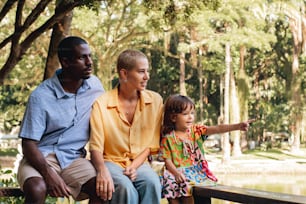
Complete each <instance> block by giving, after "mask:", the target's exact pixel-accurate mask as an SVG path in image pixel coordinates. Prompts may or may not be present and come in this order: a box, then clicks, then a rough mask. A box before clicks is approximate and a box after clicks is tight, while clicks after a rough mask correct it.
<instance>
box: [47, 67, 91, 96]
mask: <svg viewBox="0 0 306 204" xmlns="http://www.w3.org/2000/svg"><path fill="white" fill-rule="evenodd" d="M61 72H62V69H58V70H56V72H55V74H54V75H53V77H52V78H51V81H52V82H53V83H54V90H55V95H56V97H57V98H64V97H71V96H74V95H75V94H73V93H67V92H65V91H64V89H63V87H62V85H61V83H60V80H59V78H58V75H59V74H60V73H61ZM87 89H90V84H89V82H88V80H86V79H85V80H83V84H82V86H81V87H80V88H79V89H78V91H77V93H83V92H85V91H86V90H87Z"/></svg>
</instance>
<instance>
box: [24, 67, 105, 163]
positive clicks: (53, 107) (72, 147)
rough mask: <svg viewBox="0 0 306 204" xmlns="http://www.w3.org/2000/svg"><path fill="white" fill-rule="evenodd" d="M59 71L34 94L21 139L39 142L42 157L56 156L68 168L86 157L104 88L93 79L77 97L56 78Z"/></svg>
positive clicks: (79, 90)
mask: <svg viewBox="0 0 306 204" xmlns="http://www.w3.org/2000/svg"><path fill="white" fill-rule="evenodd" d="M60 71H61V70H58V71H57V73H56V74H55V75H54V76H53V77H52V78H50V79H47V80H45V81H44V82H42V83H41V84H40V85H39V86H38V87H37V88H36V89H35V90H34V91H33V92H32V93H31V95H30V98H29V101H28V104H27V108H26V111H25V115H24V118H23V121H22V124H21V129H20V133H19V137H21V138H27V139H31V140H35V141H38V148H39V150H40V151H41V152H42V153H43V155H44V156H47V155H48V154H50V153H55V154H56V156H57V159H58V161H59V163H60V165H61V167H62V168H65V167H67V166H68V165H69V164H70V163H71V162H72V161H73V160H75V159H77V158H79V157H84V156H85V155H86V150H85V149H84V147H85V145H86V143H87V142H88V139H89V119H90V113H91V108H92V104H93V102H94V101H95V99H96V98H97V97H98V96H100V95H101V94H102V93H103V92H104V89H103V86H102V84H101V82H100V80H99V79H98V78H97V77H95V76H91V77H90V78H88V79H86V80H84V82H83V84H82V86H81V87H80V88H79V89H78V91H77V93H76V94H72V93H67V92H65V91H64V89H63V88H62V86H61V84H60V81H59V79H58V77H57V74H58V73H59V72H60Z"/></svg>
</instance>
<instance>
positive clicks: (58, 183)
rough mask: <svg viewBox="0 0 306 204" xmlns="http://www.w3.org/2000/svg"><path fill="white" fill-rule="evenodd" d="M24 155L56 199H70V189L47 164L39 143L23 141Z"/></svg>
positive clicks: (28, 140)
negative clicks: (38, 145)
mask: <svg viewBox="0 0 306 204" xmlns="http://www.w3.org/2000/svg"><path fill="white" fill-rule="evenodd" d="M22 150H23V155H24V157H25V158H26V159H27V161H28V162H29V164H30V165H31V166H33V167H34V168H35V169H36V170H37V171H38V172H39V173H40V174H41V175H42V177H43V178H44V180H45V182H46V185H47V189H48V193H49V194H50V195H51V196H54V197H68V196H69V195H70V192H69V188H68V186H67V185H66V184H65V182H64V181H63V179H62V178H61V177H60V176H59V175H58V174H57V173H56V172H55V170H53V169H52V168H51V167H50V166H49V165H48V163H47V161H46V159H45V157H44V155H43V154H42V153H41V152H40V151H39V149H38V147H37V142H36V141H34V140H30V139H25V138H23V139H22Z"/></svg>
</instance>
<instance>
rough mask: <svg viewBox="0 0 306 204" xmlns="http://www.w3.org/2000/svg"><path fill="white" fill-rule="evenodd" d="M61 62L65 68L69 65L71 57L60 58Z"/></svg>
mask: <svg viewBox="0 0 306 204" xmlns="http://www.w3.org/2000/svg"><path fill="white" fill-rule="evenodd" d="M60 63H61V65H62V67H63V68H66V67H69V64H70V63H69V59H68V58H67V57H63V58H61V59H60Z"/></svg>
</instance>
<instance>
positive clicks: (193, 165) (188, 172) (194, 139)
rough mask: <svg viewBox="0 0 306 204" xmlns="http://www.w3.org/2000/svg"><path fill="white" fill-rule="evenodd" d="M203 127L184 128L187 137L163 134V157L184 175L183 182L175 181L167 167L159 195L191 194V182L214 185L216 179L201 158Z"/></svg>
mask: <svg viewBox="0 0 306 204" xmlns="http://www.w3.org/2000/svg"><path fill="white" fill-rule="evenodd" d="M205 133H206V127H205V126H202V125H194V126H193V127H192V129H191V130H189V131H188V135H189V137H188V139H184V140H181V139H179V138H176V137H175V132H174V131H173V132H171V133H170V134H167V135H165V136H164V137H163V138H162V141H161V153H162V156H163V157H164V158H165V159H171V160H172V161H173V163H174V165H175V166H176V167H177V169H178V170H179V171H182V172H183V173H184V175H185V177H186V181H185V182H183V183H179V184H178V183H177V182H176V181H175V177H174V176H173V174H171V173H170V172H169V171H168V170H167V169H165V170H164V173H163V175H162V177H161V184H162V197H163V198H178V197H181V196H191V195H192V187H193V186H194V185H205V186H207V185H215V184H216V181H217V178H216V177H215V176H214V175H213V173H212V172H211V171H210V170H209V168H208V163H207V161H206V159H205V157H204V148H203V143H204V139H206V138H207V137H205Z"/></svg>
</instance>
